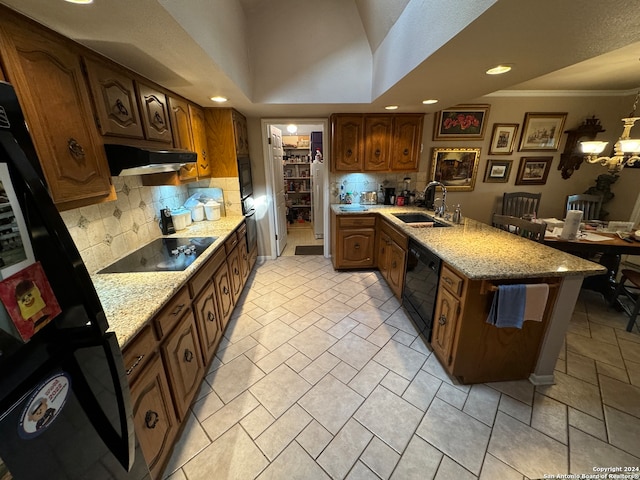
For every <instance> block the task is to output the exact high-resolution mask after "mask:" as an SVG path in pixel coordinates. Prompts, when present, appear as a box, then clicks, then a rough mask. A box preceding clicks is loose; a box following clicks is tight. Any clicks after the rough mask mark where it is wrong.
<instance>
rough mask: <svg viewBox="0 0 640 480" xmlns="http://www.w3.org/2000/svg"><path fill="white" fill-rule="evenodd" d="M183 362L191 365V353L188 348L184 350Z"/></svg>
mask: <svg viewBox="0 0 640 480" xmlns="http://www.w3.org/2000/svg"><path fill="white" fill-rule="evenodd" d="M184 361H185V362H187V363H191V362H192V361H193V352H192V351H191V350H189V349H188V348H185V349H184Z"/></svg>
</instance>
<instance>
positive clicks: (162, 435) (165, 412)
mask: <svg viewBox="0 0 640 480" xmlns="http://www.w3.org/2000/svg"><path fill="white" fill-rule="evenodd" d="M131 403H132V405H133V423H134V426H135V430H136V435H137V436H138V441H139V442H140V448H141V449H142V453H143V454H144V457H145V460H146V461H147V465H148V466H149V470H150V471H151V476H152V478H160V474H161V473H162V469H163V468H164V465H165V463H166V461H167V460H168V459H169V455H170V454H171V449H172V447H173V442H174V440H175V438H176V434H177V433H178V426H179V423H178V418H177V417H176V414H175V411H174V407H173V401H172V400H171V393H170V390H169V384H168V382H167V377H166V375H165V371H164V367H163V365H162V361H161V359H160V357H159V356H158V355H156V356H155V357H154V358H153V359H152V360H151V361H150V363H149V364H148V365H147V366H146V367H145V368H144V371H142V372H141V374H140V376H139V377H138V378H137V379H136V380H135V382H134V383H133V384H132V385H131Z"/></svg>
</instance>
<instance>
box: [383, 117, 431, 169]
mask: <svg viewBox="0 0 640 480" xmlns="http://www.w3.org/2000/svg"><path fill="white" fill-rule="evenodd" d="M423 120H424V118H423V115H422V114H419V115H396V116H394V119H393V142H392V144H391V145H392V149H391V170H399V171H409V170H418V163H419V161H420V144H421V142H422V123H423Z"/></svg>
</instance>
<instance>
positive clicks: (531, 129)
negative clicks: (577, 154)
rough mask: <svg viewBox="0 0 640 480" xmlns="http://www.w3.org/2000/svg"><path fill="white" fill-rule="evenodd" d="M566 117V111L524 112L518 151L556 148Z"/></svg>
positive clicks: (551, 149)
mask: <svg viewBox="0 0 640 480" xmlns="http://www.w3.org/2000/svg"><path fill="white" fill-rule="evenodd" d="M566 118H567V114H566V113H530V112H527V113H525V115H524V123H523V126H522V136H521V137H520V151H521V152H525V151H532V152H534V151H545V150H546V151H553V152H555V151H556V150H558V144H559V143H560V137H561V136H562V133H563V127H564V121H565V120H566Z"/></svg>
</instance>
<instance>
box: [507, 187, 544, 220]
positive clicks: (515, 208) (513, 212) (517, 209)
mask: <svg viewBox="0 0 640 480" xmlns="http://www.w3.org/2000/svg"><path fill="white" fill-rule="evenodd" d="M541 198H542V193H529V192H509V193H505V194H504V195H502V215H509V216H511V217H522V216H524V215H527V214H528V215H533V214H535V216H536V217H537V216H538V208H539V207H540V199H541Z"/></svg>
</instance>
